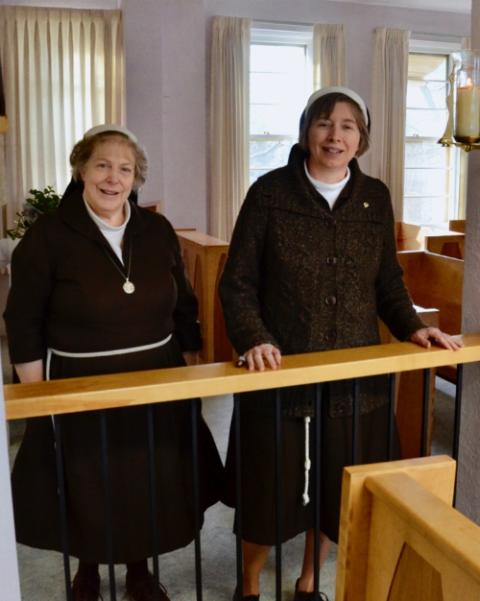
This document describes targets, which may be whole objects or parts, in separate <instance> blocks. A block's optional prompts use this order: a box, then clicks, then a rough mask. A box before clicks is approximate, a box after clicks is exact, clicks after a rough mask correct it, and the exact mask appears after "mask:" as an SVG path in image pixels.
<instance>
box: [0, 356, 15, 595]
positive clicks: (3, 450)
mask: <svg viewBox="0 0 480 601" xmlns="http://www.w3.org/2000/svg"><path fill="white" fill-rule="evenodd" d="M0 355H1V353H0ZM7 438H8V437H7V424H6V422H5V403H4V397H3V378H2V370H1V361H0V508H1V509H0V574H1V584H0V591H1V593H0V594H1V598H2V601H20V586H19V581H18V564H17V551H16V545H15V532H14V527H13V510H12V494H11V489H10V466H9V462H8V442H7Z"/></svg>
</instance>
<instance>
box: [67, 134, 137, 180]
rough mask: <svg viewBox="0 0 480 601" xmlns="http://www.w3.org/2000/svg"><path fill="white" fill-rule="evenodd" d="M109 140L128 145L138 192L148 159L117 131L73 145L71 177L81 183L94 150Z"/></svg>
mask: <svg viewBox="0 0 480 601" xmlns="http://www.w3.org/2000/svg"><path fill="white" fill-rule="evenodd" d="M110 138H120V139H121V140H122V142H125V144H128V145H129V146H130V148H131V149H132V151H133V156H134V157H135V179H134V183H133V188H134V190H138V188H140V187H141V186H142V185H143V184H144V183H145V180H146V179H147V170H148V159H147V155H146V153H145V150H144V149H143V148H142V147H141V146H140V145H139V144H136V143H135V142H134V141H133V140H132V139H131V138H129V137H128V136H126V135H124V134H122V133H120V132H117V131H105V132H101V133H99V134H95V135H93V136H87V137H86V138H82V139H81V140H80V141H79V142H77V143H76V144H75V146H74V147H73V150H72V152H71V153H70V165H71V166H72V177H73V179H74V180H75V181H82V175H81V172H82V169H83V168H84V167H85V165H86V164H87V161H88V160H89V159H90V157H91V156H92V154H93V151H94V150H95V148H96V147H97V146H98V145H99V144H101V143H103V142H105V140H108V139H110Z"/></svg>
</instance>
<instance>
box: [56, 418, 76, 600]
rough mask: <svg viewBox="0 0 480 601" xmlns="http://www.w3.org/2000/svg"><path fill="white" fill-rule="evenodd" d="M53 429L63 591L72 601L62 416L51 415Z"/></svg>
mask: <svg viewBox="0 0 480 601" xmlns="http://www.w3.org/2000/svg"><path fill="white" fill-rule="evenodd" d="M53 430H54V434H55V457H56V465H57V485H58V504H59V511H60V538H61V541H62V552H63V573H64V575H65V593H66V599H67V601H73V597H72V582H71V573H70V556H69V552H68V522H67V501H66V494H65V472H64V465H63V446H62V418H61V417H59V416H58V415H54V416H53Z"/></svg>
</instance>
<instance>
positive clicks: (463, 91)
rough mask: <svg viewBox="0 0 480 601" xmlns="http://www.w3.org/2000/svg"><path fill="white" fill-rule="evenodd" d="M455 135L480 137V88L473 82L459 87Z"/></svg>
mask: <svg viewBox="0 0 480 601" xmlns="http://www.w3.org/2000/svg"><path fill="white" fill-rule="evenodd" d="M455 136H456V137H459V138H476V139H478V138H480V89H479V87H478V86H474V85H473V84H472V83H468V84H467V85H466V86H463V87H459V88H457V111H456V124H455Z"/></svg>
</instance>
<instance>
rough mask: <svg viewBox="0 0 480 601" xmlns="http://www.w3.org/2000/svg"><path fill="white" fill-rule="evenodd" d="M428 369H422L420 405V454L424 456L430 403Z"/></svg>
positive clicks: (429, 375)
mask: <svg viewBox="0 0 480 601" xmlns="http://www.w3.org/2000/svg"><path fill="white" fill-rule="evenodd" d="M430 383H431V371H430V369H424V370H423V407H422V439H421V456H422V457H426V455H427V447H428V430H429V421H430V414H429V404H430Z"/></svg>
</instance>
